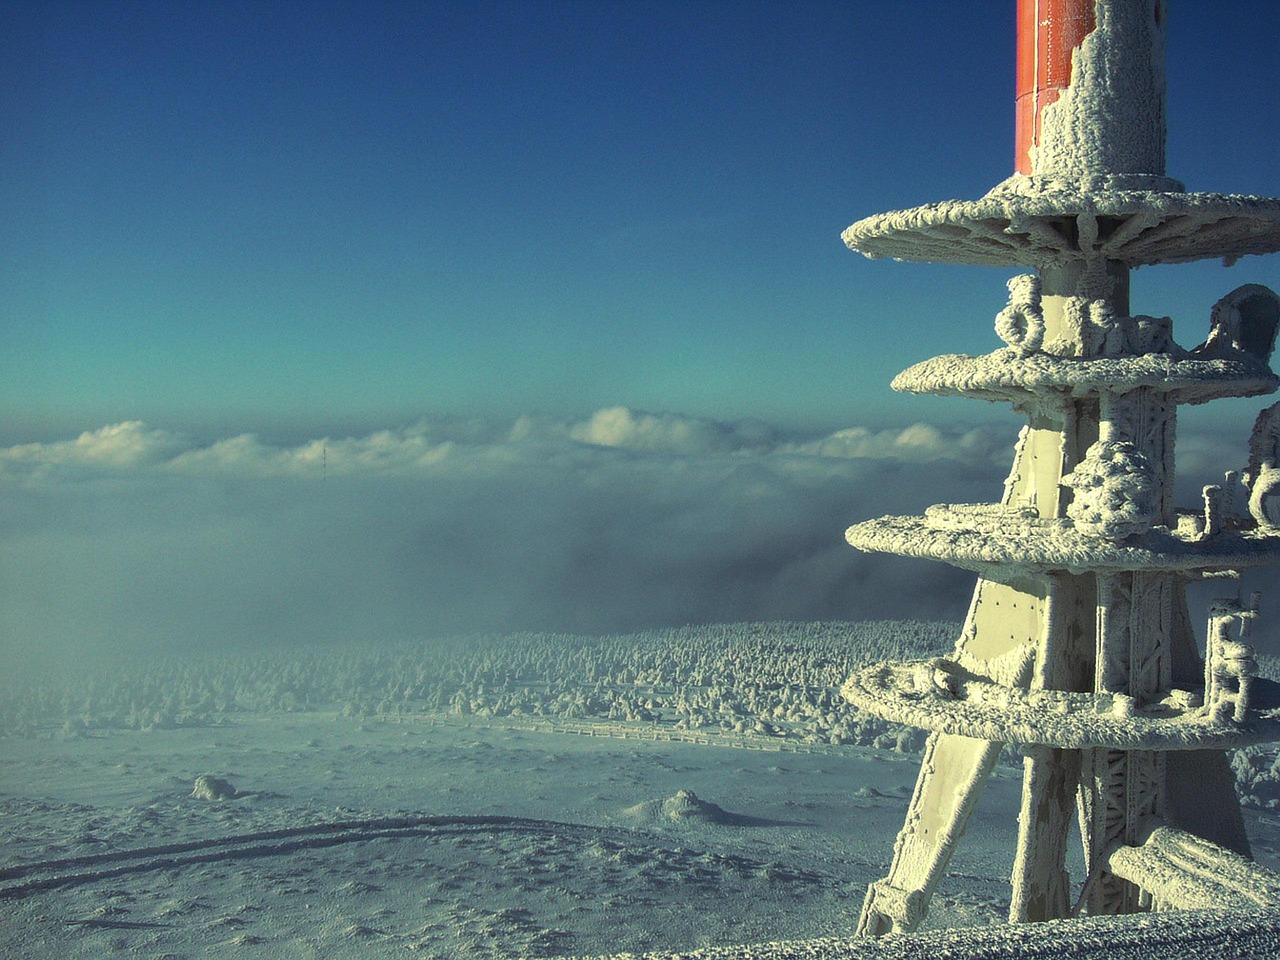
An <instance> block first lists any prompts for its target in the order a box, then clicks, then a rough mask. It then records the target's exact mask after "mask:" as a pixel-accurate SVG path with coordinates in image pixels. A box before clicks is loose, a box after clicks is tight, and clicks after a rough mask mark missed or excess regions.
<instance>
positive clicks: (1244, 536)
mask: <svg viewBox="0 0 1280 960" xmlns="http://www.w3.org/2000/svg"><path fill="white" fill-rule="evenodd" d="M845 539H846V540H847V541H848V542H849V544H850V545H852V546H854V547H857V548H858V549H859V550H865V551H868V552H872V553H896V554H899V555H901V556H907V557H922V558H925V559H931V560H943V561H945V562H947V563H950V564H952V565H953V566H957V567H961V568H963V569H966V570H974V571H976V572H978V573H981V574H982V575H983V576H986V577H990V578H991V579H995V580H1000V579H1002V578H1006V577H1009V576H1023V577H1026V576H1028V575H1033V576H1034V575H1036V574H1046V573H1049V572H1052V571H1057V570H1065V571H1069V572H1071V573H1086V572H1108V571H1121V570H1152V571H1161V570H1163V571H1169V572H1185V573H1193V572H1196V571H1207V570H1235V569H1241V568H1245V567H1254V566H1260V565H1263V564H1269V563H1277V562H1280V536H1277V535H1275V534H1266V533H1262V532H1258V531H1256V530H1255V531H1224V532H1222V533H1219V534H1217V535H1215V536H1212V537H1208V538H1204V539H1197V538H1196V536H1195V535H1194V534H1187V535H1185V536H1184V535H1180V534H1176V533H1173V532H1170V531H1169V530H1168V529H1166V528H1164V527H1156V528H1155V529H1153V530H1151V531H1150V532H1148V533H1146V534H1143V535H1140V536H1133V537H1129V538H1128V539H1126V540H1122V541H1118V542H1115V541H1110V540H1104V539H1102V538H1100V537H1096V536H1091V535H1088V534H1084V533H1080V532H1079V531H1077V530H1076V529H1075V527H1074V526H1073V525H1072V523H1071V521H1070V520H1066V519H1042V518H1039V517H1035V516H1033V515H1032V514H1031V513H1030V512H1029V511H1024V510H1019V509H1018V508H1010V507H1005V506H1001V505H999V504H938V505H936V506H933V507H930V508H929V509H928V510H927V511H926V512H925V516H923V517H880V518H879V519H877V520H867V521H865V522H863V523H858V524H855V525H853V526H852V527H850V528H849V529H848V530H846V531H845Z"/></svg>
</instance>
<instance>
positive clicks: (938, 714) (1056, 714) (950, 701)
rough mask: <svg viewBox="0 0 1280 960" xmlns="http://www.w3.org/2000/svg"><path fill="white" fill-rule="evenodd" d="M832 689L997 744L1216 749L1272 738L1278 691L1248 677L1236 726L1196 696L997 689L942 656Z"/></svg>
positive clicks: (871, 708) (885, 714)
mask: <svg viewBox="0 0 1280 960" xmlns="http://www.w3.org/2000/svg"><path fill="white" fill-rule="evenodd" d="M840 692H841V693H842V694H843V695H844V697H845V699H846V700H848V701H849V702H850V703H852V704H854V705H855V706H857V707H860V708H861V709H863V710H866V711H867V712H868V713H870V714H872V715H873V716H877V717H880V718H881V719H883V720H892V721H896V722H898V723H905V724H908V725H910V726H913V727H920V728H922V729H924V730H934V731H942V732H946V733H953V734H958V735H960V736H965V737H973V738H974V739H978V740H989V741H993V742H996V743H1023V744H1039V745H1043V746H1049V747H1058V748H1063V749H1076V750H1079V749H1088V748H1094V747H1106V748H1110V749H1115V750H1205V749H1220V750H1225V749H1232V748H1236V747H1243V746H1249V745H1250V744H1255V743H1269V742H1271V741H1273V740H1277V739H1280V685H1278V684H1275V683H1271V682H1269V681H1266V680H1257V681H1255V685H1254V688H1253V699H1252V709H1251V710H1250V711H1249V715H1248V716H1247V717H1246V719H1245V720H1244V721H1243V722H1241V723H1234V722H1231V721H1228V720H1217V719H1214V717H1213V716H1212V715H1211V713H1210V711H1208V710H1207V709H1205V708H1204V706H1203V704H1202V703H1201V702H1200V701H1201V700H1202V697H1201V696H1199V695H1198V692H1197V693H1191V692H1182V691H1174V692H1173V694H1171V695H1170V696H1169V697H1166V698H1165V699H1164V700H1162V701H1160V702H1158V703H1152V704H1147V705H1143V706H1139V705H1137V704H1135V702H1134V700H1133V698H1132V697H1128V696H1125V695H1123V694H1113V693H1071V692H1067V691H1063V690H1023V689H1018V688H1015V687H1009V686H1002V685H1000V684H996V683H993V682H992V681H991V680H990V679H988V678H987V677H982V676H979V675H977V674H975V673H972V672H970V671H968V670H966V669H964V668H963V667H961V666H960V665H959V664H957V663H955V662H954V661H951V660H945V659H942V658H935V659H932V660H914V661H906V662H898V663H880V664H876V665H875V666H874V667H869V668H867V669H865V670H860V671H858V672H857V673H855V674H854V675H853V676H852V677H850V678H849V680H848V681H847V682H846V683H845V684H844V686H843V687H842V688H841V691H840ZM1179 694H1181V695H1179Z"/></svg>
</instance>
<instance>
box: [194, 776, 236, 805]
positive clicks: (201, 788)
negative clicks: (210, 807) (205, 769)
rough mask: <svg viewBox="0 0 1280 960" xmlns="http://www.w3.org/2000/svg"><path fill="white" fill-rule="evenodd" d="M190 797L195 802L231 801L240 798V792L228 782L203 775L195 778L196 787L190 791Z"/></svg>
mask: <svg viewBox="0 0 1280 960" xmlns="http://www.w3.org/2000/svg"><path fill="white" fill-rule="evenodd" d="M191 796H193V797H195V798H196V799H197V800H231V799H234V798H236V797H238V796H240V791H239V790H237V789H236V788H235V786H234V784H232V783H231V781H230V780H223V779H222V778H221V777H215V776H213V775H211V774H207V773H205V774H201V775H200V776H198V777H196V785H195V787H193V788H192V790H191Z"/></svg>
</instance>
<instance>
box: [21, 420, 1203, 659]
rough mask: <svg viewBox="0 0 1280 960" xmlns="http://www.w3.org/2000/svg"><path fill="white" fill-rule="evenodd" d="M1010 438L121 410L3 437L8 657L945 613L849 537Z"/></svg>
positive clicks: (951, 481) (991, 465)
mask: <svg viewBox="0 0 1280 960" xmlns="http://www.w3.org/2000/svg"><path fill="white" fill-rule="evenodd" d="M1014 432H1015V431H1014V430H1012V429H1002V428H981V429H977V430H972V431H947V430H945V429H941V428H938V427H935V426H931V425H927V424H916V425H914V426H910V427H907V428H905V429H901V430H883V431H875V430H869V429H866V428H861V427H855V428H850V429H846V430H841V431H838V432H836V433H833V434H831V435H829V436H821V437H805V436H797V435H795V434H793V433H789V432H787V431H785V430H781V429H779V428H776V427H772V426H769V425H766V424H760V423H750V422H741V423H740V422H727V421H715V420H708V419H705V418H696V417H687V416H679V415H675V414H650V413H642V412H637V411H633V410H628V409H625V408H620V407H619V408H610V409H605V410H600V411H597V412H596V413H594V414H593V415H591V416H590V417H587V418H585V419H582V420H578V421H561V420H554V419H551V418H545V417H534V416H526V417H522V418H520V419H518V420H516V421H515V422H513V423H492V422H482V421H472V420H448V421H424V422H422V423H419V424H416V425H413V426H411V427H406V428H402V429H396V430H383V431H377V432H373V433H369V434H367V435H365V436H360V437H346V438H322V439H316V440H311V441H308V442H305V443H301V444H296V445H277V444H272V443H269V442H266V441H264V440H261V439H258V438H255V437H253V436H250V435H242V436H237V437H231V438H227V439H221V440H217V441H214V442H197V441H195V440H192V439H190V438H184V437H182V436H178V435H176V434H172V433H169V432H167V431H164V430H159V429H153V428H149V427H147V426H146V425H144V424H142V423H137V422H128V423H120V424H115V425H112V426H107V427H103V428H101V429H99V430H94V431H89V432H86V433H84V434H82V435H81V436H79V437H77V438H74V439H69V440H65V441H60V442H52V443H39V444H34V443H33V444H22V445H18V446H12V447H9V448H4V449H0V669H2V668H3V667H4V664H5V662H6V661H10V662H19V661H23V660H31V659H33V658H34V659H40V658H48V659H57V658H60V657H65V656H68V655H70V654H71V653H74V652H80V651H85V650H96V651H99V652H111V651H116V650H124V649H138V648H145V649H150V648H155V647H177V648H181V647H185V646H189V645H217V644H224V643H234V644H270V643H278V642H314V643H342V644H345V643H358V642H361V641H363V640H366V639H379V638H384V637H397V638H399V637H419V636H430V635H433V634H436V635H438V634H446V633H458V632H474V631H502V632H506V631H515V630H565V631H583V632H613V631H624V630H632V629H640V628H645V627H652V626H663V625H673V624H684V623H699V622H711V621H724V620H746V619H817V618H836V619H858V618H863V617H874V618H882V617H919V618H943V617H948V618H958V617H960V616H961V615H962V614H963V612H964V609H965V606H966V603H967V600H968V595H969V591H970V589H971V586H972V580H973V578H972V576H971V575H968V574H964V573H962V572H959V571H955V570H952V569H950V568H948V567H946V566H945V565H943V564H935V563H924V562H915V561H906V560H900V559H897V558H892V557H879V556H868V555H864V554H860V553H858V552H856V551H854V550H853V549H851V548H850V547H848V546H847V545H845V543H844V540H843V531H844V528H845V527H846V526H847V525H848V524H849V523H851V522H854V521H857V520H861V519H865V518H868V517H872V516H878V515H881V514H884V513H912V512H918V511H920V510H922V509H923V508H924V507H925V506H926V505H928V504H930V503H933V502H938V501H982V500H992V499H995V498H997V497H998V496H999V494H1000V491H1001V486H1002V482H1003V479H1004V476H1005V474H1006V473H1007V470H1008V467H1009V459H1010V456H1011V452H1012V445H1013V440H1014V436H1013V434H1014ZM1206 456H1216V454H1214V453H1213V452H1212V451H1211V450H1210V451H1209V452H1208V453H1206Z"/></svg>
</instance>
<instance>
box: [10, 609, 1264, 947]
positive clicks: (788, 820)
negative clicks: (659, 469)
mask: <svg viewBox="0 0 1280 960" xmlns="http://www.w3.org/2000/svg"><path fill="white" fill-rule="evenodd" d="M952 629H953V628H951V627H949V626H948V625H929V624H899V625H896V627H891V626H890V625H887V624H877V625H861V624H852V625H850V624H828V625H795V624H790V625H788V624H781V625H780V624H772V625H741V626H736V627H719V628H711V629H703V630H701V631H693V630H690V631H684V632H682V631H667V632H664V633H660V634H659V633H655V634H645V635H637V636H635V637H632V638H619V637H613V638H598V639H582V638H563V637H562V638H547V637H541V638H536V637H525V638H512V639H508V640H507V641H506V642H505V643H504V642H502V641H499V640H494V641H491V642H490V641H483V642H482V641H476V642H473V643H471V644H470V645H469V646H466V647H462V646H459V647H458V648H456V649H454V650H453V651H452V652H449V651H439V650H437V651H436V652H435V654H434V656H431V657H427V656H419V657H416V658H415V656H414V654H413V653H412V651H409V650H407V649H406V648H375V647H369V648H366V649H364V650H361V651H355V652H352V651H347V652H346V653H343V654H337V653H336V652H335V653H333V654H331V655H329V656H325V655H324V654H321V653H316V654H315V655H314V656H312V657H310V658H308V657H302V656H297V655H289V656H285V655H281V656H280V657H277V658H261V657H259V658H249V659H245V660H244V661H243V666H244V669H243V671H240V670H239V668H237V666H236V661H234V660H233V659H223V660H220V661H209V662H208V663H205V664H200V663H196V662H187V663H186V664H185V666H184V669H183V670H182V671H179V672H178V673H175V672H174V671H175V668H174V666H173V665H172V664H168V663H157V664H155V665H153V666H152V667H151V668H141V667H137V668H136V669H135V668H130V669H127V670H122V671H121V673H120V675H118V676H112V675H110V674H108V673H104V672H102V670H98V671H97V672H96V673H95V674H94V677H95V679H94V680H93V681H92V682H89V681H88V680H87V679H86V678H81V679H78V680H71V679H69V680H66V681H65V682H63V683H62V684H61V693H55V692H53V689H52V687H48V688H42V687H39V686H38V685H32V684H27V685H26V688H25V694H24V695H19V693H18V691H17V690H16V689H10V690H9V691H7V692H6V694H5V703H6V711H5V714H4V717H5V724H6V730H7V731H8V734H9V735H8V736H6V737H4V738H2V739H0V900H3V905H2V911H3V912H2V913H0V955H4V956H6V957H15V958H20V957H31V958H37V957H39V958H44V957H55V956H56V957H100V956H109V955H112V954H117V953H118V954H121V955H130V956H139V957H155V958H159V957H204V956H219V957H232V956H234V957H239V956H260V957H264V958H275V957H362V958H364V957H399V956H423V957H471V956H474V957H510V956H554V955H561V954H577V955H589V954H604V953H616V952H619V951H642V950H659V951H662V950H666V951H672V950H682V949H683V950H689V949H699V948H709V947H713V946H717V945H721V946H722V945H730V944H740V943H761V942H764V941H778V940H800V939H807V938H814V937H842V936H848V935H849V934H850V933H851V931H852V925H853V922H854V921H855V919H856V915H857V911H858V908H859V906H860V904H861V901H862V895H863V892H864V890H865V887H866V884H867V883H868V882H869V881H871V880H873V879H876V878H878V877H880V876H882V875H883V872H884V870H885V868H886V866H887V864H888V860H889V857H890V854H891V850H892V841H893V837H894V835H895V834H896V832H897V830H898V829H899V827H900V826H901V824H902V818H903V814H904V812H905V807H906V801H907V798H908V797H909V795H910V791H911V788H912V785H913V783H914V781H915V777H916V773H917V769H918V757H917V756H916V755H915V754H914V753H912V749H913V747H914V746H915V745H916V741H915V739H914V738H913V737H911V736H904V735H903V734H902V733H901V731H897V730H894V729H891V728H888V727H887V726H885V725H878V726H877V725H875V724H872V723H870V722H867V721H866V719H865V718H861V719H860V718H858V717H856V716H849V715H846V714H845V712H844V707H843V706H842V705H840V704H838V703H836V702H834V701H832V700H831V699H830V698H829V696H826V695H825V693H824V691H826V690H827V689H828V687H829V684H828V681H829V679H830V677H836V678H838V677H840V676H842V675H843V674H845V673H846V672H847V670H848V669H849V668H850V666H851V665H854V664H856V663H859V662H864V661H866V660H867V659H870V658H871V657H873V656H880V655H883V654H884V653H885V652H886V648H891V647H892V648H894V649H893V650H892V651H891V652H892V654H893V655H895V656H911V655H921V654H927V653H929V652H931V651H932V650H933V648H935V647H937V646H938V645H939V644H943V645H945V644H947V643H948V642H949V640H948V637H949V635H950V634H949V631H950V630H952ZM855 640H856V641H858V642H857V643H851V641H855ZM864 648H875V649H864ZM767 650H772V651H773V656H772V657H765V656H763V655H761V654H762V652H763V651H767ZM468 651H469V652H468ZM500 652H506V653H509V654H510V656H505V657H504V656H500V655H499V653H500ZM426 663H433V664H435V666H434V667H433V668H432V670H433V671H434V672H432V670H427V668H426V667H425V666H424V664H426ZM539 671H544V672H551V671H560V682H559V684H549V683H548V681H547V679H546V678H545V677H543V676H542V674H541V673H540V672H539ZM179 674H180V675H179ZM828 674H830V677H828ZM501 677H505V678H506V679H505V680H500V679H498V678H501ZM166 678H167V679H166ZM441 678H444V679H441ZM770 678H772V679H770ZM713 680H714V681H718V682H711V681H713ZM86 683H87V684H88V686H84V685H83V684H86ZM624 687H625V688H626V690H627V692H626V695H625V696H624V695H623V692H622V691H623V688H624ZM446 688H448V689H453V690H454V692H453V693H451V694H447V693H446ZM464 688H465V691H466V692H465V695H462V696H459V695H458V694H459V692H460V691H462V690H463V689H464ZM335 691H339V692H341V693H342V696H336V695H335ZM326 698H327V699H328V701H329V702H327V703H322V702H321V701H322V700H324V699H326ZM437 700H438V702H434V701H437ZM464 702H465V706H463V704H464ZM748 709H751V710H754V711H756V714H757V716H751V715H748V713H747V711H748ZM628 710H629V711H630V719H628V716H627V711H628ZM610 713H612V714H613V716H612V718H611V717H610ZM766 714H767V716H768V718H769V719H767V720H764V719H761V718H762V717H764V716H765V715H766ZM202 775H212V776H215V777H218V778H222V779H225V780H226V781H229V782H230V783H231V784H233V785H234V787H235V788H236V789H237V791H238V792H237V793H236V795H234V796H230V797H227V798H224V799H203V798H201V797H199V796H192V795H191V794H192V790H193V786H194V785H195V782H196V780H197V778H199V777H201V776H202ZM1020 776H1021V773H1020V769H1019V768H1017V767H1016V766H1012V765H1006V766H1002V767H1000V768H998V770H997V773H996V775H995V776H994V777H993V779H992V781H991V783H990V786H989V788H988V790H987V793H986V795H985V796H984V798H983V802H982V804H981V806H980V808H979V812H978V814H977V816H976V818H975V820H974V821H973V823H972V824H971V826H970V829H969V832H968V835H967V836H966V838H965V841H964V843H963V844H962V846H961V849H960V852H959V854H958V855H957V858H956V860H955V861H954V862H953V864H952V868H951V874H950V876H949V878H948V879H947V880H946V881H945V882H944V884H943V886H942V888H941V890H940V892H939V895H938V896H937V897H936V898H935V900H934V905H933V909H932V911H931V913H930V917H929V920H928V925H930V926H933V927H943V926H947V927H955V926H966V925H975V924H976V925H982V924H990V923H998V922H1002V920H1003V916H1004V912H1005V910H1006V908H1007V901H1008V881H1007V877H1008V872H1009V866H1010V861H1011V857H1012V849H1013V840H1014V830H1015V823H1014V821H1015V816H1016V810H1017V803H1018V796H1019V790H1020ZM1246 822H1247V824H1248V826H1249V830H1250V833H1251V836H1252V838H1253V840H1254V845H1255V853H1256V854H1257V856H1258V858H1259V859H1260V860H1261V861H1262V862H1264V863H1266V864H1268V865H1270V866H1272V867H1276V866H1280V818H1278V817H1277V816H1276V815H1275V814H1274V813H1273V812H1266V811H1261V810H1256V809H1249V810H1247V811H1246ZM1074 869H1075V871H1076V872H1077V874H1078V872H1079V863H1078V862H1077V863H1076V864H1074ZM905 955H906V954H904V956H905Z"/></svg>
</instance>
